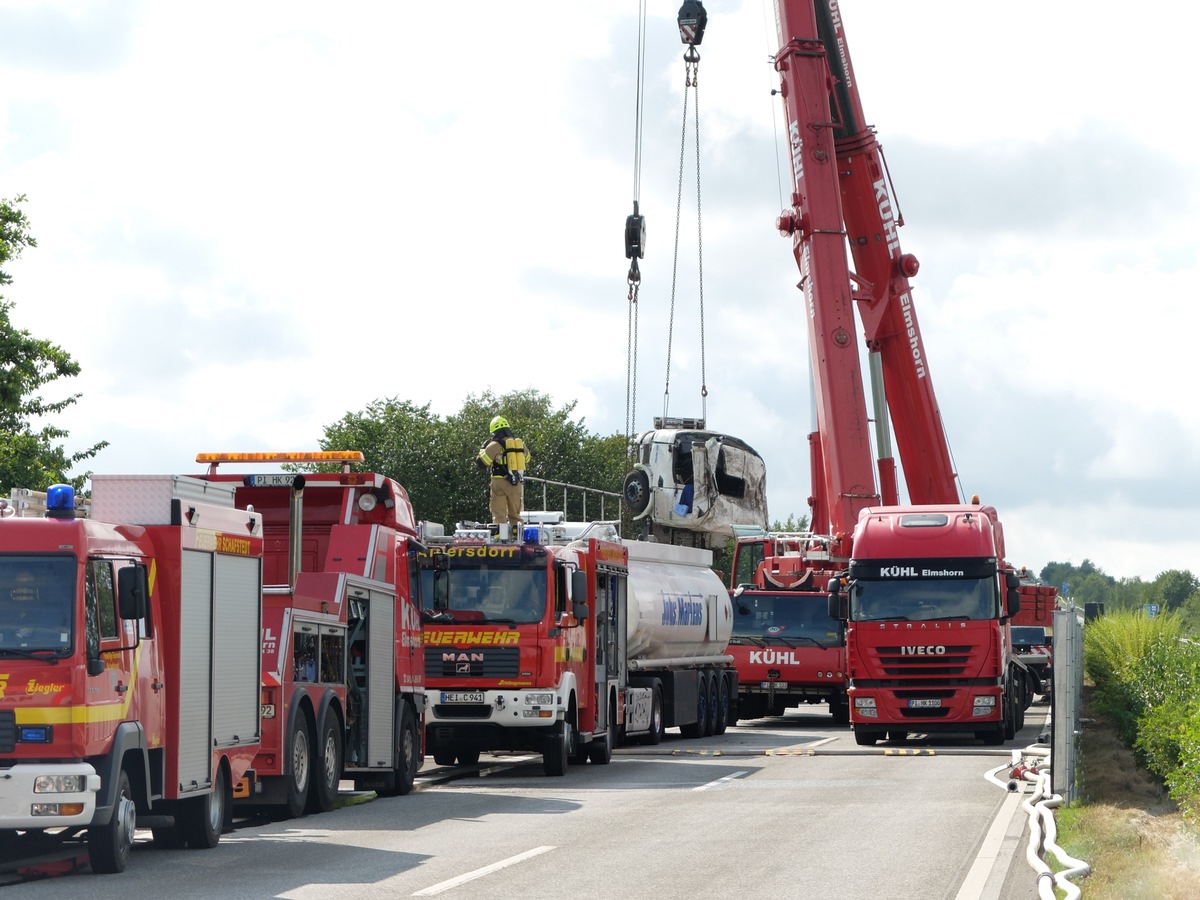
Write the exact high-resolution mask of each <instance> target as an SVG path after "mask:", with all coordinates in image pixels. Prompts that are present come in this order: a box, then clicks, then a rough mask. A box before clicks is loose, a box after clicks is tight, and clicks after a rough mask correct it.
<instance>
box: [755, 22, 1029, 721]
mask: <svg viewBox="0 0 1200 900" xmlns="http://www.w3.org/2000/svg"><path fill="white" fill-rule="evenodd" d="M776 10H777V21H778V25H779V39H780V50H779V51H778V53H776V54H775V57H774V62H775V68H776V71H777V72H778V73H779V76H780V91H779V94H780V96H781V97H782V99H783V104H784V112H785V116H786V119H785V121H786V123H787V125H786V127H787V136H788V143H789V148H790V156H791V164H792V175H793V190H792V195H791V198H790V199H791V205H790V207H789V208H788V209H785V210H784V211H783V212H782V213H781V214H780V216H779V218H778V220H777V224H778V226H779V230H780V232H781V233H782V234H783V235H785V236H787V237H790V238H791V240H792V247H793V253H794V255H795V258H796V262H797V265H798V266H799V268H800V273H801V280H800V287H801V289H802V291H803V292H804V300H805V313H806V316H805V318H806V320H807V323H808V335H809V349H810V358H811V374H812V381H813V387H814V395H815V412H816V419H817V430H816V432H814V434H813V435H811V436H810V449H811V452H810V458H811V463H812V483H813V487H812V497H811V499H810V503H811V505H812V515H811V521H810V527H811V532H812V533H811V535H809V536H808V538H807V539H806V540H804V541H803V542H800V543H799V544H797V545H796V546H795V547H790V546H784V547H781V548H780V550H781V552H780V558H774V557H767V556H766V554H765V553H764V558H763V559H762V560H760V562H761V563H762V570H763V571H762V574H763V575H764V576H766V575H767V574H769V573H770V572H772V571H778V572H785V571H786V572H792V573H796V574H795V576H794V579H793V581H792V583H791V585H790V588H791V589H793V590H797V591H799V592H800V593H803V592H804V591H806V590H807V591H824V590H826V589H828V590H831V591H832V592H833V594H834V595H835V596H833V597H831V598H830V600H829V610H828V611H829V613H830V615H833V616H835V617H838V618H840V619H842V620H844V621H846V622H847V630H846V671H847V675H848V687H847V693H848V696H849V697H850V698H851V708H850V721H851V724H852V726H853V728H854V731H855V736H856V738H857V739H858V740H859V741H860V742H861V743H864V744H869V743H874V742H875V740H877V739H878V737H880V736H887V737H889V738H891V739H903V738H905V737H906V736H907V734H908V733H909V732H910V731H921V732H926V731H931V730H934V727H935V725H936V726H937V727H939V728H941V729H942V730H957V731H966V732H974V733H975V734H977V735H980V736H982V737H984V738H985V739H986V740H993V739H995V738H996V737H1000V739H1001V740H1003V735H1006V734H1009V733H1011V732H1012V731H1013V729H1014V727H1015V726H1016V725H1017V724H1018V722H1019V719H1020V715H1021V713H1022V712H1023V710H1024V704H1027V702H1028V701H1029V699H1030V696H1029V693H1028V690H1027V686H1028V683H1029V681H1028V676H1027V673H1025V672H1024V669H1023V666H1022V664H1021V663H1020V661H1019V660H1017V659H1016V658H1015V657H1014V655H1013V653H1012V648H1011V642H1010V639H1009V637H1010V636H1009V627H1008V621H1009V617H1010V616H1011V615H1013V614H1014V613H1016V612H1017V611H1018V609H1019V594H1018V593H1017V591H1016V590H1015V588H1016V581H1017V580H1018V579H1017V577H1016V575H1015V573H1014V571H1013V568H1012V566H1010V565H1009V564H1008V563H1007V562H1006V561H1005V560H1004V557H1003V551H1004V547H1003V540H1002V536H1001V531H1000V526H999V522H998V521H997V519H996V514H995V511H994V510H992V509H991V508H990V507H983V506H979V505H977V504H963V503H962V498H961V496H960V493H959V489H958V484H957V477H956V474H955V472H954V470H953V467H952V463H951V458H950V451H949V444H948V441H947V439H946V436H945V432H944V429H943V423H942V416H941V412H940V410H939V408H938V404H937V399H936V396H935V393H934V389H933V380H932V376H931V368H930V362H929V359H928V354H927V351H926V347H925V343H924V338H923V336H922V334H921V329H920V325H919V322H918V319H917V314H916V309H915V306H914V303H913V297H912V290H911V286H910V283H909V279H910V278H912V277H913V276H915V275H916V273H917V271H918V268H919V266H918V263H917V260H916V259H915V258H914V257H913V256H911V255H910V254H906V253H904V252H903V251H902V249H901V246H900V241H899V236H898V229H899V227H900V226H901V225H902V224H903V219H902V216H901V215H900V211H899V207H898V205H897V204H896V202H895V200H894V198H893V191H892V187H891V182H890V176H889V174H888V171H887V167H886V165H885V163H884V159H883V153H882V149H881V148H880V146H879V143H878V141H877V139H876V137H875V133H874V130H873V129H872V128H870V127H869V126H867V125H866V124H865V117H864V114H863V109H862V104H861V101H860V98H859V93H858V82H857V81H856V79H855V77H854V72H853V68H852V65H851V61H850V55H849V49H848V46H847V43H846V39H845V32H844V28H843V24H842V20H841V13H840V10H839V7H838V4H837V2H836V0H779V2H778V3H777V4H776ZM847 251H849V252H847ZM851 264H853V267H854V270H853V271H851ZM856 322H859V323H861V327H862V333H863V338H864V339H865V344H866V347H867V350H868V359H867V366H866V373H867V377H866V378H864V367H863V365H862V361H861V359H860V355H859V349H858V346H859V345H858V340H857V339H856V338H855V334H856V332H857V331H858V325H857V324H856ZM865 381H869V383H870V385H871V388H872V390H871V394H872V396H873V398H874V403H873V406H872V413H871V415H870V416H868V411H867V398H866V392H865V389H864V382H865ZM872 424H873V426H874V430H873V431H872ZM872 437H874V444H875V447H874V449H872ZM893 437H894V438H895V443H896V446H897V448H898V451H899V461H900V463H901V468H902V471H903V475H904V480H905V485H906V487H907V491H908V495H909V505H901V504H900V501H899V485H898V478H897V472H898V467H897V464H896V459H895V458H894V457H893V454H892V439H893ZM873 457H874V458H873ZM943 520H944V521H943ZM938 523H940V524H938ZM922 535H924V536H926V540H925V541H924V542H922V540H921V536H922ZM934 536H937V538H939V539H944V541H945V543H944V544H943V545H940V546H937V547H935V546H934V545H933V543H931V542H932V540H933V537H934ZM794 551H795V552H794ZM955 553H962V554H965V555H964V556H963V557H961V558H956V557H954V554H955ZM989 560H990V562H988V561H989ZM847 570H848V574H849V581H848V583H847V580H846V579H845V578H843V577H842V573H844V572H847ZM949 573H956V574H949ZM959 573H961V574H959ZM751 583H752V584H753V587H752V588H750V589H748V590H747V591H746V592H744V594H743V596H746V595H747V594H750V593H751V592H752V591H753V590H759V591H762V590H766V589H767V588H768V586H769V584H768V582H766V581H761V582H758V581H754V580H753V579H752V581H751ZM889 590H890V591H891V592H892V593H894V594H895V595H897V597H900V596H904V597H908V598H909V601H910V603H911V606H910V607H903V606H901V607H900V608H897V609H896V610H895V611H894V613H893V614H892V617H891V618H890V619H887V620H882V621H881V620H877V619H871V620H870V625H869V626H868V627H861V625H860V623H862V622H863V620H862V619H861V618H860V617H861V616H862V615H863V613H862V612H861V610H862V608H863V607H862V604H860V603H859V602H858V601H859V595H860V594H863V593H864V592H867V591H870V592H873V593H875V594H879V593H886V592H888V591H889ZM982 594H986V595H987V597H988V599H989V602H990V603H991V606H990V607H988V608H987V609H986V610H985V609H983V608H982V607H981V608H980V610H979V611H978V612H976V613H973V614H971V615H959V614H957V613H956V612H954V610H953V609H952V607H953V605H954V604H953V603H952V602H951V601H952V600H953V601H957V600H965V599H966V598H969V597H972V596H976V595H982ZM933 598H940V602H941V603H942V605H943V607H944V608H943V611H942V612H941V613H939V614H937V616H939V617H945V618H943V619H942V621H943V623H949V622H955V623H958V624H960V625H962V626H963V627H962V628H961V629H960V631H961V635H959V637H960V638H961V639H959V640H956V642H955V643H954V644H953V645H945V648H946V653H947V654H949V653H950V651H949V649H948V648H949V647H950V646H953V647H955V648H956V650H955V653H954V654H953V655H955V656H956V657H960V656H962V657H965V658H966V660H967V661H966V663H965V664H964V665H965V668H957V667H955V668H953V670H951V668H947V667H942V668H941V669H939V668H938V667H936V666H932V667H926V668H924V669H922V670H921V671H920V672H919V674H914V672H915V670H912V669H906V668H897V667H896V666H895V665H894V661H895V659H897V658H904V657H907V656H908V650H907V649H906V648H909V649H913V655H914V656H920V655H922V654H923V653H924V651H927V650H928V648H929V647H943V645H942V644H941V643H935V642H926V641H924V640H920V641H918V640H916V639H911V640H909V639H906V640H904V641H899V640H896V639H895V634H898V633H900V632H907V630H908V625H907V624H905V623H908V624H915V621H916V620H917V618H918V617H920V619H921V620H922V621H930V620H932V619H933V618H935V615H934V613H932V612H926V611H924V608H923V606H922V604H924V602H925V601H926V600H930V599H933ZM797 599H798V600H799V598H797ZM981 602H982V601H981ZM884 625H887V626H891V625H895V626H896V630H895V633H893V637H892V639H891V641H890V643H879V642H878V641H875V640H873V639H872V638H871V637H870V636H871V635H876V634H878V633H883V632H884V631H885V630H886V629H885V628H884V627H883V626H884ZM942 627H949V626H948V625H944V626H942ZM921 628H926V626H921ZM913 630H919V629H913ZM967 645H969V646H967ZM886 648H892V649H893V650H895V652H892V651H891V650H887V649H886ZM895 648H899V649H895ZM914 648H915V649H914ZM902 661H906V660H903V659H902ZM747 680H749V679H747ZM767 680H769V679H767ZM985 683H986V688H987V690H979V691H978V692H975V693H973V692H972V688H973V687H982V686H985ZM938 691H940V692H943V693H940V694H938V693H930V692H938ZM881 692H890V695H889V696H890V699H887V701H886V702H885V700H884V698H883V695H882V693H881ZM914 692H915V693H914ZM945 692H949V693H945ZM962 695H966V696H967V698H968V702H966V703H965V706H964V702H963V700H962ZM976 696H978V697H979V698H981V699H982V698H984V697H989V698H991V700H992V702H993V704H994V705H993V706H992V707H991V708H990V710H986V709H985V707H984V706H983V705H982V704H981V705H974V704H973V703H972V702H970V701H971V700H973V698H974V697H976ZM909 700H911V701H912V703H911V705H909V704H908V701H909ZM985 713H986V714H985Z"/></svg>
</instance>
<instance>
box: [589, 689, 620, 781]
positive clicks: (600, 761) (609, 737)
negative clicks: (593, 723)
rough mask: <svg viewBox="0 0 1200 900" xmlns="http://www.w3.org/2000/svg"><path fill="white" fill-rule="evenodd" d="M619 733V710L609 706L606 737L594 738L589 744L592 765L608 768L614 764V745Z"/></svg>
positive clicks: (605, 730) (611, 705) (610, 704)
mask: <svg viewBox="0 0 1200 900" xmlns="http://www.w3.org/2000/svg"><path fill="white" fill-rule="evenodd" d="M616 731H617V710H616V707H615V706H614V705H613V704H612V703H609V704H608V727H606V728H605V729H604V737H599V738H593V739H592V742H591V743H590V744H588V751H587V755H588V759H590V760H591V761H592V765H596V766H607V765H608V764H609V763H610V762H612V755H613V744H614V742H615V741H616V737H615V735H616Z"/></svg>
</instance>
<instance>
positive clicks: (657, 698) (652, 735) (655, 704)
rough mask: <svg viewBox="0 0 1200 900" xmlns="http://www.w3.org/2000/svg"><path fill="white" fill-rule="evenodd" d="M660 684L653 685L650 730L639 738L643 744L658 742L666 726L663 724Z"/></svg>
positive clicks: (660, 740) (660, 741)
mask: <svg viewBox="0 0 1200 900" xmlns="http://www.w3.org/2000/svg"><path fill="white" fill-rule="evenodd" d="M663 721H664V720H663V696H662V685H660V684H656V685H654V691H653V692H652V694H651V700H650V731H649V732H648V733H647V734H646V735H645V736H644V737H642V739H641V742H642V743H643V744H660V743H662V739H663V732H665V731H666V730H667V729H666V726H665V725H664V724H663Z"/></svg>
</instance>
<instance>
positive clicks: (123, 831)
mask: <svg viewBox="0 0 1200 900" xmlns="http://www.w3.org/2000/svg"><path fill="white" fill-rule="evenodd" d="M135 831H137V804H135V803H134V802H133V800H131V799H130V797H129V795H128V794H122V795H121V799H120V800H118V801H117V835H118V840H119V841H120V851H119V852H120V854H121V855H122V856H125V855H126V854H128V853H129V850H130V848H131V847H133V835H134V832H135Z"/></svg>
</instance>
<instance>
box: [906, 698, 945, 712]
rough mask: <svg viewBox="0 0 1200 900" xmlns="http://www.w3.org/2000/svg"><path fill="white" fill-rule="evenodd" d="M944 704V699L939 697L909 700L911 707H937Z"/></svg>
mask: <svg viewBox="0 0 1200 900" xmlns="http://www.w3.org/2000/svg"><path fill="white" fill-rule="evenodd" d="M941 705H942V701H941V700H940V699H938V698H936V697H935V698H934V699H932V700H909V701H908V708H909V709H937V708H938V707H939V706H941Z"/></svg>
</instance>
